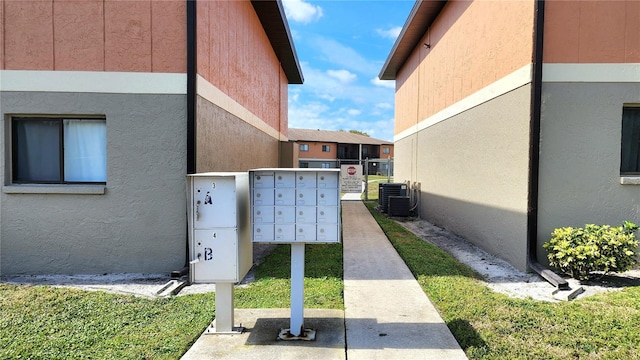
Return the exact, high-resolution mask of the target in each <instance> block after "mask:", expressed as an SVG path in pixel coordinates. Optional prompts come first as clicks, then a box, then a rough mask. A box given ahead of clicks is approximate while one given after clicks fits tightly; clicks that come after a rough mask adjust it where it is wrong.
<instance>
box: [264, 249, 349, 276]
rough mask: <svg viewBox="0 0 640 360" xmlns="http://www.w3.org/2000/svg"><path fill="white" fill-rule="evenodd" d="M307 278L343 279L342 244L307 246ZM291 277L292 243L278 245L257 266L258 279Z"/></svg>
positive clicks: (305, 273)
mask: <svg viewBox="0 0 640 360" xmlns="http://www.w3.org/2000/svg"><path fill="white" fill-rule="evenodd" d="M304 263H305V264H304V267H305V268H304V275H305V277H306V278H338V279H342V273H343V271H342V244H340V243H338V244H314V245H306V246H305V256H304ZM290 277H291V245H289V244H282V245H278V246H277V247H276V248H275V249H274V250H273V251H272V252H271V253H270V254H269V255H268V256H267V257H265V258H264V260H263V261H262V262H261V263H260V266H259V267H257V268H256V275H255V278H256V280H260V279H289V278H290Z"/></svg>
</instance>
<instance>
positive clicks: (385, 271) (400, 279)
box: [342, 202, 467, 360]
mask: <svg viewBox="0 0 640 360" xmlns="http://www.w3.org/2000/svg"><path fill="white" fill-rule="evenodd" d="M342 214H343V215H342V218H343V248H344V303H345V327H346V334H347V335H346V337H347V358H348V359H349V360H358V359H367V360H369V359H385V360H386V359H466V358H467V357H466V355H465V353H464V351H462V349H461V348H460V345H459V344H458V342H457V341H456V339H455V338H454V337H453V335H452V334H451V332H450V330H449V328H448V327H447V325H446V324H445V323H444V321H443V320H442V318H441V317H440V314H439V313H438V311H437V310H436V309H435V307H434V306H433V304H432V303H431V301H430V300H429V298H428V297H427V296H426V294H425V293H424V291H422V288H420V285H419V284H418V282H417V281H416V280H415V278H414V277H413V274H411V272H410V271H409V269H408V267H407V266H406V264H405V263H404V261H403V260H402V258H401V257H400V256H399V255H398V253H397V252H396V251H395V249H394V248H393V246H392V245H391V243H390V242H389V240H388V239H387V237H386V235H384V232H382V229H380V227H379V226H378V224H377V222H376V221H375V220H374V219H373V217H372V216H371V214H370V213H369V211H368V210H367V208H366V207H365V206H364V204H363V203H362V202H343V203H342Z"/></svg>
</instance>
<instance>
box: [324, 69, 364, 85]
mask: <svg viewBox="0 0 640 360" xmlns="http://www.w3.org/2000/svg"><path fill="white" fill-rule="evenodd" d="M327 75H329V76H331V77H332V78H335V79H338V80H339V81H340V82H341V83H350V82H352V81H353V80H355V79H356V78H357V76H356V74H353V73H351V72H349V71H348V70H327Z"/></svg>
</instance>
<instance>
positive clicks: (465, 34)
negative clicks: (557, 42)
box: [395, 1, 534, 134]
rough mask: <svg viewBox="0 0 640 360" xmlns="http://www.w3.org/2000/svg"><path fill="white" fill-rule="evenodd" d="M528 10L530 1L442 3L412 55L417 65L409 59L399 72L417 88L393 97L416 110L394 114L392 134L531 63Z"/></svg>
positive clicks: (530, 10) (531, 14)
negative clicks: (403, 113)
mask: <svg viewBox="0 0 640 360" xmlns="http://www.w3.org/2000/svg"><path fill="white" fill-rule="evenodd" d="M533 13H534V1H473V2H470V1H450V2H448V3H447V5H445V7H444V9H443V11H442V13H441V14H440V15H439V17H438V18H437V19H436V21H435V22H434V23H433V25H432V27H431V28H430V30H429V31H428V32H427V33H426V34H425V35H424V37H423V38H422V41H420V43H419V45H418V48H417V49H416V54H414V55H413V56H419V64H418V63H416V62H415V61H414V60H413V59H410V61H408V62H407V63H406V64H405V66H404V68H403V69H402V70H401V71H400V74H401V76H404V77H407V78H412V77H416V78H417V79H415V80H413V81H417V83H418V84H419V91H415V92H414V91H406V94H405V92H399V93H398V94H397V96H396V101H397V103H400V104H401V105H402V106H406V107H408V108H409V109H410V108H412V107H417V108H418V109H419V110H418V113H417V118H415V119H411V120H408V119H405V118H404V115H403V117H399V116H396V121H397V124H396V130H395V132H396V134H398V133H399V132H401V131H403V130H406V129H407V128H409V127H410V126H411V124H412V123H414V121H416V122H418V121H421V120H424V119H426V118H428V117H429V116H431V115H433V114H435V113H437V112H438V111H440V110H443V109H445V108H446V107H448V106H451V105H452V104H454V103H455V102H457V101H459V100H461V99H463V98H465V97H467V96H469V95H471V94H473V93H474V92H476V91H479V90H481V89H482V88H484V87H486V86H488V85H489V84H491V83H493V82H495V81H496V80H497V79H500V78H502V77H505V76H506V75H508V74H510V73H512V72H514V71H516V70H517V69H520V68H521V67H523V66H525V65H527V64H529V63H531V56H532V49H533ZM424 43H427V44H430V46H431V47H430V48H428V49H427V48H425V47H424V45H423V44H424ZM402 74H405V75H402ZM409 81H411V80H409V79H408V80H403V81H402V83H403V84H407V82H409ZM403 86H404V85H403ZM404 96H408V97H409V99H402V97H404ZM416 101H418V102H419V103H418V104H417V105H416V104H415V102H416ZM406 111H407V112H410V111H411V110H406ZM398 115H400V114H398ZM407 115H409V114H408V113H407Z"/></svg>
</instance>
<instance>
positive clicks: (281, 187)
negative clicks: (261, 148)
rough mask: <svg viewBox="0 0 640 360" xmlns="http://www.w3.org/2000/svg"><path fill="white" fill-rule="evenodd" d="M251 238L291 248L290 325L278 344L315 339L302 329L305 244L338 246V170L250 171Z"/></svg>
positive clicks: (311, 332) (311, 334)
mask: <svg viewBox="0 0 640 360" xmlns="http://www.w3.org/2000/svg"><path fill="white" fill-rule="evenodd" d="M249 189H250V198H251V199H250V203H251V205H250V207H251V239H252V241H253V242H257V243H275V244H291V325H290V328H289V329H281V331H280V334H279V335H278V337H279V338H280V339H282V340H315V330H313V329H307V328H305V327H304V318H303V317H304V316H303V315H304V314H303V313H304V247H305V244H330V243H338V242H340V235H341V232H340V226H341V221H340V169H290V168H278V169H255V170H249Z"/></svg>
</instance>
